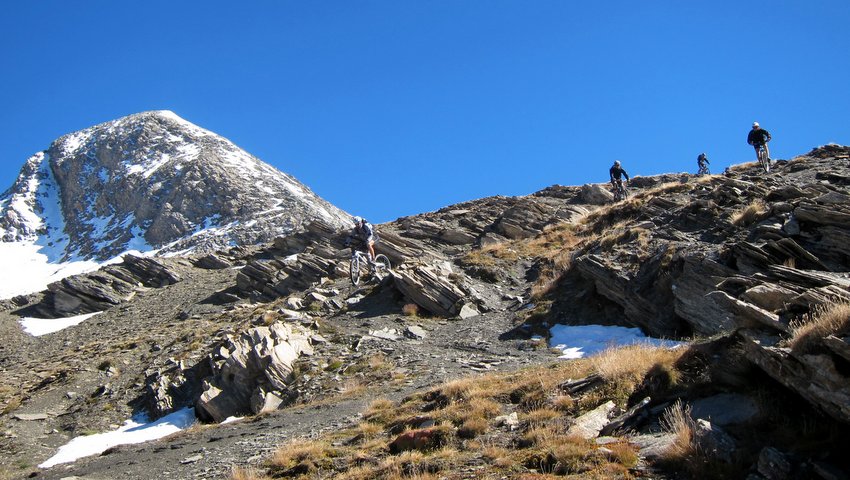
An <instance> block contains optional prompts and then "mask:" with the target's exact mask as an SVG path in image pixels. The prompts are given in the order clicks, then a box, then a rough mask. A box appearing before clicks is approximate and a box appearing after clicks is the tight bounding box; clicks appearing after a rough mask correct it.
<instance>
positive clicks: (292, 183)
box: [0, 111, 350, 263]
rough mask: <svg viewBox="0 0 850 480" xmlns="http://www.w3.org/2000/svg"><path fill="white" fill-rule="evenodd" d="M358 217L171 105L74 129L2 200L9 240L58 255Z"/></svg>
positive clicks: (33, 162) (163, 247) (202, 246)
mask: <svg viewBox="0 0 850 480" xmlns="http://www.w3.org/2000/svg"><path fill="white" fill-rule="evenodd" d="M349 218H350V217H349V215H347V214H346V213H345V212H343V211H341V210H340V209H338V208H336V207H334V206H333V205H331V204H329V203H328V202H327V201H325V200H323V199H321V198H319V197H318V196H317V195H316V194H314V193H313V192H312V191H311V190H310V189H309V188H307V187H306V186H305V185H303V184H301V183H300V182H298V181H297V180H296V179H295V178H293V177H292V176H290V175H287V174H285V173H283V172H281V171H279V170H277V169H275V168H274V167H272V166H270V165H268V164H266V163H264V162H262V161H260V160H259V159H257V158H256V157H254V156H252V155H250V154H249V153H247V152H245V151H244V150H242V149H240V148H239V147H237V146H236V145H234V144H233V143H232V142H230V141H228V140H227V139H225V138H222V137H220V136H218V135H216V134H214V133H212V132H210V131H207V130H204V129H202V128H200V127H198V126H196V125H193V124H192V123H190V122H187V121H186V120H183V119H182V118H180V117H178V116H177V115H175V114H174V113H172V112H169V111H152V112H144V113H139V114H135V115H130V116H127V117H124V118H120V119H118V120H114V121H111V122H106V123H103V124H100V125H96V126H94V127H91V128H87V129H85V130H81V131H79V132H75V133H71V134H68V135H65V136H62V137H60V138H59V139H58V140H56V141H54V142H53V143H52V144H51V145H50V147H49V148H48V149H47V150H45V151H44V152H39V153H37V154H35V155H33V156H32V157H31V158H30V159H29V160H27V161H26V163H25V164H24V166H23V168H22V169H21V173H20V175H19V176H18V179H17V180H16V181H15V184H14V185H13V186H12V187H11V188H10V189H9V190H7V191H6V192H5V193H4V194H3V195H2V197H0V236H2V240H3V241H4V242H16V241H36V242H37V243H38V244H39V245H40V246H42V247H44V248H43V249H42V251H43V252H48V253H49V256H50V257H51V258H50V260H51V261H52V262H54V263H55V262H64V261H68V260H88V259H94V260H106V259H110V258H112V257H114V256H116V255H118V254H120V253H123V252H125V251H128V250H141V251H147V250H159V251H160V252H161V253H163V254H166V253H172V254H173V253H175V252H188V251H211V250H214V249H216V248H221V247H226V246H229V245H251V244H254V243H262V242H267V241H271V240H272V239H274V238H275V237H276V236H279V235H285V234H287V233H291V232H294V231H297V230H299V229H301V228H302V227H303V225H304V223H305V222H309V221H312V220H315V219H321V220H323V221H325V222H327V223H329V224H330V225H334V226H337V227H340V226H342V225H347V224H348V219H349Z"/></svg>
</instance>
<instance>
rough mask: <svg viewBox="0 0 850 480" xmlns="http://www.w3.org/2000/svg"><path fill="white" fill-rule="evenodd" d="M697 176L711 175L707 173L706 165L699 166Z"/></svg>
mask: <svg viewBox="0 0 850 480" xmlns="http://www.w3.org/2000/svg"><path fill="white" fill-rule="evenodd" d="M697 175H711V172H709V171H708V165H700V166H699V171H698V172H697Z"/></svg>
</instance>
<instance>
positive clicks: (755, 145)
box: [753, 143, 761, 162]
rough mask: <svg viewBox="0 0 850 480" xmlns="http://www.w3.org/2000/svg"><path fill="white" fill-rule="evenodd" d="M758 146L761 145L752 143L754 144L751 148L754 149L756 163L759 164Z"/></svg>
mask: <svg viewBox="0 0 850 480" xmlns="http://www.w3.org/2000/svg"><path fill="white" fill-rule="evenodd" d="M760 146H761V145H759V144H758V143H754V144H753V148H755V149H756V161H757V162H760V161H761V157H759V147H760Z"/></svg>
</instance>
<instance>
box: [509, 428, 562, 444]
mask: <svg viewBox="0 0 850 480" xmlns="http://www.w3.org/2000/svg"><path fill="white" fill-rule="evenodd" d="M560 437H561V435H560V434H559V433H558V431H557V430H556V428H555V427H554V426H552V425H543V426H536V427H531V428H530V429H528V430H526V431H525V432H524V433H523V434H522V436H521V437H520V443H519V444H520V446H523V447H536V446H541V445H551V444H553V443H554V441H555V439H558V438H560Z"/></svg>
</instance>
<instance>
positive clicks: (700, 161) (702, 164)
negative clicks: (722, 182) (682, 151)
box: [697, 152, 711, 172]
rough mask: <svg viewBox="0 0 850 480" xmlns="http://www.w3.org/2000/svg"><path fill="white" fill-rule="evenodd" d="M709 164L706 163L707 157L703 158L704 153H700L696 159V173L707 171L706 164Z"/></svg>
mask: <svg viewBox="0 0 850 480" xmlns="http://www.w3.org/2000/svg"><path fill="white" fill-rule="evenodd" d="M709 163H711V162H709V161H708V157H707V156H705V152H703V153H700V154H699V156H698V157H697V167H698V170H697V171H698V172H703V171H708V164H709Z"/></svg>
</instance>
